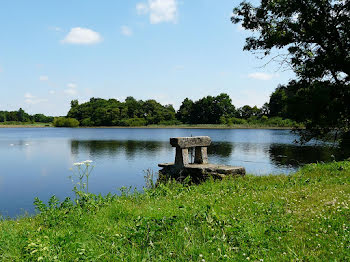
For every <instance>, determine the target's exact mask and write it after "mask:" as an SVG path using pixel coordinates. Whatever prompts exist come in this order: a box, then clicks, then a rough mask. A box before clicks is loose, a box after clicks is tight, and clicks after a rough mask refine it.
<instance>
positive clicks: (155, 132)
mask: <svg viewBox="0 0 350 262" xmlns="http://www.w3.org/2000/svg"><path fill="white" fill-rule="evenodd" d="M191 135H193V136H201V135H208V136H210V137H211V138H212V140H213V144H212V145H211V146H210V147H209V148H208V153H209V161H210V162H211V163H220V164H226V165H234V166H244V167H245V168H246V170H247V173H249V174H254V175H264V174H279V173H290V172H293V171H295V170H297V168H299V167H300V166H301V165H304V164H306V163H311V162H320V161H324V162H327V161H332V160H333V155H334V159H335V160H342V159H344V158H346V157H349V152H346V151H344V150H338V149H334V148H330V147H326V146H324V145H317V146H315V145H313V146H311V145H308V146H303V147H301V146H298V145H295V144H293V141H294V140H295V139H296V137H295V135H293V134H291V133H290V132H289V131H288V130H239V129H236V130H229V129H227V130H215V129H95V128H93V129H89V128H86V129H69V128H62V129H58V128H45V129H41V128H38V129H36V128H35V129H33V128H30V129H26V128H23V129H22V128H19V129H0V165H1V169H0V214H1V213H2V214H5V215H9V216H16V215H18V214H22V213H23V212H22V210H26V211H29V212H30V213H32V212H34V208H33V199H34V198H35V197H39V198H40V199H42V200H43V201H47V200H48V199H49V198H50V197H51V196H52V195H53V194H54V195H56V196H57V197H59V198H60V199H64V198H65V197H66V196H70V194H73V193H72V183H71V181H70V180H69V179H68V176H70V175H71V171H70V170H69V169H70V168H71V167H72V165H73V163H74V162H78V161H83V160H86V159H91V160H93V161H94V165H95V169H94V173H93V175H92V176H91V192H92V193H96V194H99V193H101V194H107V193H108V192H116V189H117V188H120V187H122V186H132V187H137V188H138V189H142V187H143V186H144V173H143V170H147V169H152V170H153V171H154V172H157V171H158V170H159V169H158V166H157V164H158V163H166V162H173V161H174V158H175V149H174V148H172V147H171V145H170V144H169V137H181V136H191ZM89 188H90V186H89Z"/></svg>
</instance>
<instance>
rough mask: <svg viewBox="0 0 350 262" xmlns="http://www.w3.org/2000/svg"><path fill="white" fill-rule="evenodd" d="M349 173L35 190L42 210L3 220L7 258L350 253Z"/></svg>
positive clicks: (324, 256) (275, 257)
mask: <svg viewBox="0 0 350 262" xmlns="http://www.w3.org/2000/svg"><path fill="white" fill-rule="evenodd" d="M349 177H350V162H348V161H341V162H331V163H327V164H309V165H306V166H304V167H303V168H302V169H300V170H299V171H297V172H295V173H293V174H291V175H284V174H281V175H276V176H264V177H259V176H252V175H247V176H244V177H236V178H233V177H232V178H226V179H223V180H213V179H209V180H207V181H205V182H203V183H201V184H198V185H194V184H180V183H177V182H170V181H169V182H167V183H164V184H162V185H161V186H158V187H154V186H152V187H149V188H146V189H145V190H144V192H143V193H140V192H134V193H132V192H129V191H128V192H127V193H124V194H122V195H116V194H114V193H110V194H108V195H106V196H97V195H94V194H90V193H84V192H80V193H81V194H82V196H83V198H80V199H79V202H76V201H75V200H69V199H68V200H64V201H63V202H61V201H62V200H61V201H59V200H58V199H57V198H55V197H53V198H52V202H53V203H54V204H53V205H52V204H45V203H43V202H42V201H40V200H39V199H36V206H37V207H38V208H39V209H40V213H38V214H37V215H35V216H24V217H18V218H16V219H3V220H2V221H0V242H1V241H2V245H1V251H2V252H1V253H0V260H1V261H2V260H4V261H23V260H25V261H39V260H43V261H53V260H59V261H74V260H81V258H86V257H87V255H88V258H89V259H90V260H103V261H113V260H115V258H116V252H118V253H117V255H118V258H120V260H123V261H140V260H141V259H142V258H144V257H145V256H148V257H149V258H150V260H158V259H157V258H159V257H162V258H168V257H169V256H171V259H170V260H172V261H182V260H186V261H190V260H196V261H203V260H204V259H202V258H203V257H204V258H208V259H206V261H217V260H218V259H217V258H219V257H221V256H222V257H223V258H225V259H223V261H246V260H247V256H249V257H252V258H253V259H252V261H258V260H257V259H259V260H263V259H264V260H267V261H285V260H286V261H290V260H292V261H293V260H295V258H300V259H301V260H307V261H308V260H312V261H313V260H315V261H329V260H337V261H338V260H339V261H345V260H346V261H348V259H347V258H349V252H348V250H347V247H348V243H349V241H347V240H348V234H349V233H348V227H347V226H346V225H348V224H347V223H348V216H349V214H350V213H349V205H348V199H349V193H350V190H349V187H348V186H347V182H348V181H349ZM305 239H307V240H308V241H307V245H305ZM208 240H212V241H211V242H208ZM320 241H322V242H320ZM208 243H210V246H209V247H210V248H211V249H210V250H209V251H208ZM320 243H321V244H320ZM262 246H263V247H269V249H268V251H262V249H261V247H262ZM77 247H84V249H78V251H80V250H83V251H82V252H77ZM232 247H235V248H232ZM85 250H88V251H87V252H88V253H83V252H85ZM169 250H170V251H171V252H169ZM329 250H332V253H330V252H329ZM169 254H170V255H169ZM226 258H227V259H226ZM260 258H261V259H260ZM167 260H169V259H167ZM162 261H163V260H162Z"/></svg>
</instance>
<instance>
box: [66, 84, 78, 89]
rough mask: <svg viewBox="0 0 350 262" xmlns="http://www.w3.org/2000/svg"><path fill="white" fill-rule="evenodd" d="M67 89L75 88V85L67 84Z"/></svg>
mask: <svg viewBox="0 0 350 262" xmlns="http://www.w3.org/2000/svg"><path fill="white" fill-rule="evenodd" d="M67 87H69V88H77V85H76V84H74V83H69V84H68V85H67Z"/></svg>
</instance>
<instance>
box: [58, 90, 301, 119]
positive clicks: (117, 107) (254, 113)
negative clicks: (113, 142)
mask: <svg viewBox="0 0 350 262" xmlns="http://www.w3.org/2000/svg"><path fill="white" fill-rule="evenodd" d="M271 116H276V117H275V118H270V117H271ZM73 119H75V120H78V122H79V124H80V125H81V126H146V125H178V124H227V125H233V124H266V125H274V126H292V125H294V124H295V123H294V122H293V121H291V120H283V119H282V118H281V117H280V116H279V115H278V114H274V115H271V112H270V109H269V103H265V104H264V105H263V106H262V107H261V108H258V107H257V106H254V107H251V106H249V105H245V106H243V107H240V108H236V107H235V106H234V105H233V104H232V100H231V98H230V97H229V95H227V94H225V93H222V94H220V95H218V96H206V97H203V98H202V99H199V100H197V101H192V100H191V99H188V98H186V99H184V101H183V102H182V104H181V106H180V108H179V110H178V111H175V109H174V107H173V106H172V105H162V104H160V103H159V102H157V101H155V100H146V101H143V100H136V99H135V98H133V97H131V96H130V97H127V98H126V99H125V101H124V102H121V101H118V100H116V99H102V98H91V99H90V101H89V102H86V103H82V104H79V102H78V101H77V100H73V101H72V102H71V108H70V110H69V112H68V114H67V117H66V119H57V120H56V122H54V124H55V123H57V124H55V125H56V126H65V124H64V123H71V124H67V125H68V126H76V125H77V122H75V123H74V124H73Z"/></svg>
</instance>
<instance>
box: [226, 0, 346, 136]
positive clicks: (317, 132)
mask: <svg viewBox="0 0 350 262" xmlns="http://www.w3.org/2000/svg"><path fill="white" fill-rule="evenodd" d="M233 13H234V15H233V17H232V22H233V23H241V24H242V27H243V28H245V29H247V30H250V31H252V32H255V34H254V35H252V36H250V37H248V38H247V39H246V44H245V46H244V50H248V51H262V52H263V54H264V55H270V54H271V53H274V52H275V51H276V50H277V51H279V53H280V54H279V55H277V56H276V59H279V60H281V61H282V63H284V65H287V66H289V67H290V68H291V69H292V70H293V71H294V72H295V74H296V79H295V80H292V81H291V82H290V83H289V84H288V85H287V86H286V91H288V92H287V99H286V102H287V108H288V111H289V112H288V113H290V112H292V116H293V117H294V119H296V120H299V121H302V122H303V123H304V124H305V127H306V130H305V131H303V132H302V135H303V137H302V138H303V140H304V141H307V140H309V139H311V138H313V137H325V136H326V135H328V134H330V133H333V134H337V133H339V134H340V135H342V136H343V138H345V137H349V123H350V119H349V118H350V103H349V102H348V101H350V91H349V85H350V30H349V28H350V2H349V1H348V0H345V1H343V0H322V1H316V0H295V1H285V0H269V1H267V0H261V3H260V5H259V6H257V7H254V6H253V5H252V4H251V3H248V2H242V3H241V4H240V5H239V6H238V7H236V8H235V9H234V11H233ZM276 59H275V60H276ZM293 110H295V111H293ZM282 111H283V109H282ZM274 113H276V111H274Z"/></svg>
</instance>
